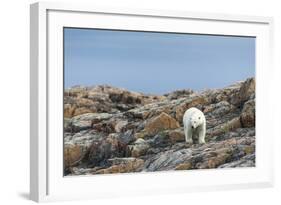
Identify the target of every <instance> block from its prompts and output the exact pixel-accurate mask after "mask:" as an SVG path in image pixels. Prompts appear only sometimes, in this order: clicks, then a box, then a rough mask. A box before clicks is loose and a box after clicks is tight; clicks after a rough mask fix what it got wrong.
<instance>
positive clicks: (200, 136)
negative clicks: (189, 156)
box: [198, 126, 206, 144]
mask: <svg viewBox="0 0 281 205" xmlns="http://www.w3.org/2000/svg"><path fill="white" fill-rule="evenodd" d="M205 135H206V130H205V128H204V127H203V126H202V127H201V129H199V130H198V142H199V144H205Z"/></svg>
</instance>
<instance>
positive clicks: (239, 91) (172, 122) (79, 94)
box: [64, 78, 255, 175]
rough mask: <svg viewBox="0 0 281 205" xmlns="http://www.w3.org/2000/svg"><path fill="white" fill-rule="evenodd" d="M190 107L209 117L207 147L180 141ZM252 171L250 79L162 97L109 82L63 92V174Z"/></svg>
mask: <svg viewBox="0 0 281 205" xmlns="http://www.w3.org/2000/svg"><path fill="white" fill-rule="evenodd" d="M190 107H197V108H199V109H200V110H202V111H203V112H204V114H205V116H206V120H207V133H206V144H203V145H200V144H198V143H195V144H192V145H191V144H187V143H185V137H184V133H183V125H182V117H183V114H184V112H185V110H186V109H188V108H190ZM195 142H196V139H195ZM254 166H255V79H254V78H249V79H247V80H245V81H243V82H238V83H236V84H234V85H231V86H229V87H226V88H222V89H215V90H206V91H203V92H193V91H192V90H189V89H188V90H178V91H175V92H172V93H168V94H165V95H163V96H156V95H145V94H142V93H136V92H130V91H127V90H124V89H119V88H114V87H110V86H106V85H103V86H95V87H72V88H70V89H68V90H65V93H64V174H65V175H85V174H87V175H92V174H109V173H124V172H147V171H149V172H152V171H167V170H188V169H209V168H233V167H254Z"/></svg>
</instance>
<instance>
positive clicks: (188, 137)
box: [183, 107, 206, 144]
mask: <svg viewBox="0 0 281 205" xmlns="http://www.w3.org/2000/svg"><path fill="white" fill-rule="evenodd" d="M183 125H184V134H185V141H186V142H187V143H193V139H192V137H198V141H199V144H204V143H205V134H206V118H205V116H204V113H203V112H202V111H201V110H199V109H197V108H195V107H192V108H189V109H188V110H186V111H185V113H184V115H183Z"/></svg>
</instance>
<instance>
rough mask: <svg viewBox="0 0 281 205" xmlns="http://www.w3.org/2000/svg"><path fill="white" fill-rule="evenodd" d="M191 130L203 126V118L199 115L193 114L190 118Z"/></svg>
mask: <svg viewBox="0 0 281 205" xmlns="http://www.w3.org/2000/svg"><path fill="white" fill-rule="evenodd" d="M190 124H191V128H192V129H196V128H197V127H198V126H199V125H202V124H203V116H202V115H201V114H200V113H197V114H194V115H192V116H191V118H190Z"/></svg>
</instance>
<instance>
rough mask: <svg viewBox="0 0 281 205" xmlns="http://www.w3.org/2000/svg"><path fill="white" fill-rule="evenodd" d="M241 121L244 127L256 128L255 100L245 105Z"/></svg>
mask: <svg viewBox="0 0 281 205" xmlns="http://www.w3.org/2000/svg"><path fill="white" fill-rule="evenodd" d="M240 119H241V123H242V126H243V127H254V126H255V124H256V123H255V120H256V117H255V100H249V101H247V102H246V103H245V104H244V106H243V110H242V113H241V116H240Z"/></svg>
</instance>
